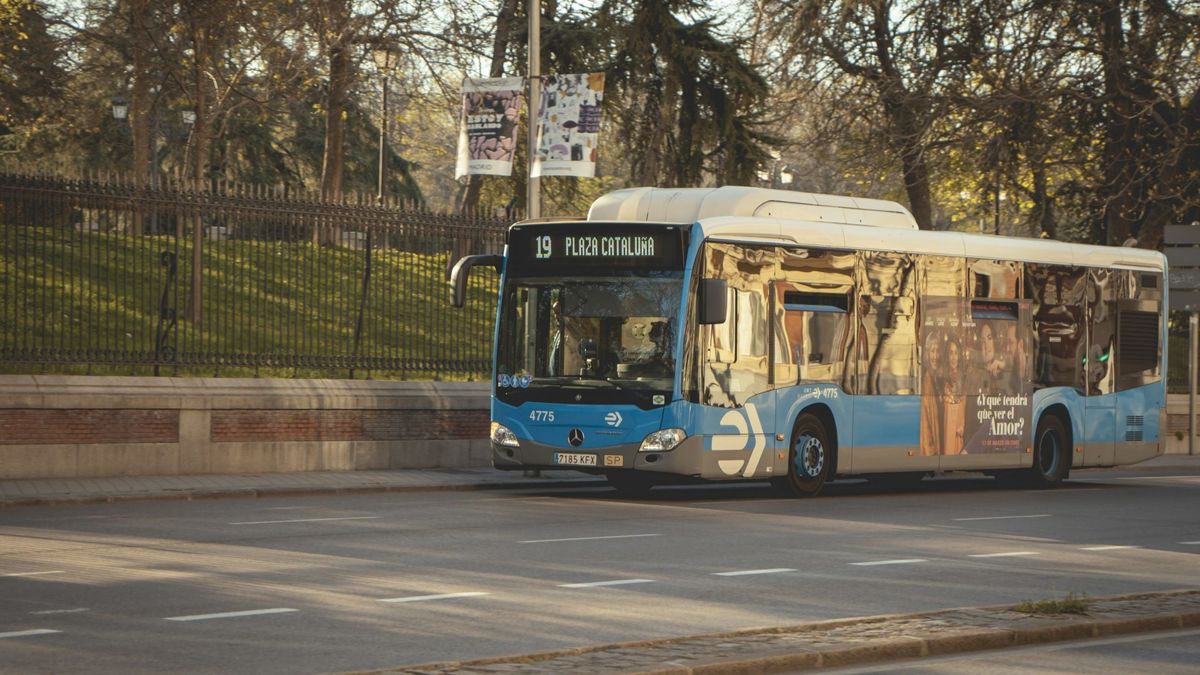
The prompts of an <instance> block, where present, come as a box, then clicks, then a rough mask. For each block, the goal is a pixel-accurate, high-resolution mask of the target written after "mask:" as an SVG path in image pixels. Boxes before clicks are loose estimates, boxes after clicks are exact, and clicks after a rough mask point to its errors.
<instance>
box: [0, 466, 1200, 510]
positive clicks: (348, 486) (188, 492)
mask: <svg viewBox="0 0 1200 675" xmlns="http://www.w3.org/2000/svg"><path fill="white" fill-rule="evenodd" d="M1187 469H1200V455H1198V456H1189V455H1163V456H1161V457H1157V458H1155V459H1152V460H1150V461H1148V462H1143V463H1141V464H1137V465H1135V466H1131V467H1121V468H1120V469H1117V470H1122V471H1171V470H1187ZM1103 471H1106V470H1105V469H1088V470H1081V471H1079V472H1077V473H1075V474H1074V475H1075V477H1083V476H1086V475H1088V474H1090V473H1093V472H1095V473H1096V474H1100V473H1102V472H1103ZM607 485H608V483H607V481H605V480H604V478H603V477H600V476H589V475H587V474H582V473H578V472H575V471H542V472H541V475H540V476H537V477H527V476H525V475H523V474H522V473H521V472H516V471H498V470H496V469H492V468H490V467H489V468H477V469H405V470H396V471H306V472H298V473H266V474H237V475H197V476H125V477H118V478H77V479H46V480H39V479H32V480H0V508H3V507H6V506H25V505H49V504H82V503H95V502H119V501H134V500H147V499H185V500H190V499H214V498H219V497H267V496H274V495H289V494H308V495H311V494H354V493H367V492H408V491H416V490H497V489H528V488H534V489H538V488H562V487H604V486H607Z"/></svg>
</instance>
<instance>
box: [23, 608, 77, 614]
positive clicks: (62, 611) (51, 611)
mask: <svg viewBox="0 0 1200 675" xmlns="http://www.w3.org/2000/svg"><path fill="white" fill-rule="evenodd" d="M90 611H92V610H90V609H88V608H87V607H75V608H74V609H43V610H41V611H37V612H30V614H78V613H80V612H90Z"/></svg>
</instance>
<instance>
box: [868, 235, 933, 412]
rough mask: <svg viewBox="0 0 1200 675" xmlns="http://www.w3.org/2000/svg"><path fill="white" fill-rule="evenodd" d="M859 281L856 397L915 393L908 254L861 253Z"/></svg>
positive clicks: (911, 276)
mask: <svg viewBox="0 0 1200 675" xmlns="http://www.w3.org/2000/svg"><path fill="white" fill-rule="evenodd" d="M859 261H860V264H859V276H858V289H859V297H858V310H859V313H858V345H857V348H856V351H857V354H858V359H857V360H858V387H857V393H859V394H881V395H887V394H916V393H917V391H918V384H917V382H918V376H917V334H916V329H917V322H916V290H917V284H916V277H917V274H916V265H915V263H914V260H913V256H912V255H910V254H907V253H890V252H863V253H862V254H860V257H859Z"/></svg>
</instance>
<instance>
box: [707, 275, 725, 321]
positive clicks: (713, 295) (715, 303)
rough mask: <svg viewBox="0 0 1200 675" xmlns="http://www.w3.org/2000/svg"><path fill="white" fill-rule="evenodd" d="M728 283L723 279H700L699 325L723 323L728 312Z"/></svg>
mask: <svg viewBox="0 0 1200 675" xmlns="http://www.w3.org/2000/svg"><path fill="white" fill-rule="evenodd" d="M728 305H729V283H728V282H727V281H725V280H724V279H701V280H700V323H701V325H706V324H715V323H725V317H726V315H727V314H728V313H729V306H728Z"/></svg>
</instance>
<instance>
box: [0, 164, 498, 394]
mask: <svg viewBox="0 0 1200 675" xmlns="http://www.w3.org/2000/svg"><path fill="white" fill-rule="evenodd" d="M507 224H508V222H507V220H506V219H503V218H498V217H491V216H448V215H439V214H434V213H430V212H427V211H423V210H419V209H413V208H401V207H382V206H368V205H347V204H332V203H328V202H322V201H320V200H318V199H314V198H311V197H302V196H292V195H288V194H287V193H286V192H285V191H283V190H272V191H261V190H260V191H257V192H248V191H246V190H240V189H236V188H229V187H222V188H219V189H214V190H211V191H207V192H194V191H189V190H185V189H181V188H178V187H172V186H166V187H160V188H156V189H154V190H148V189H145V188H135V187H134V186H133V185H131V184H129V183H126V182H123V181H119V180H67V179H62V178H47V177H30V176H12V175H0V372H10V373H11V372H58V373H74V372H85V373H93V374H98V373H114V374H150V373H153V374H163V375H206V376H213V375H227V376H275V377H351V378H353V377H374V378H396V379H473V378H480V377H485V376H486V374H487V372H488V371H489V369H490V365H489V364H490V358H491V357H490V341H491V335H492V323H493V320H494V314H495V297H496V283H497V280H496V276H495V274H494V273H492V272H491V271H490V270H479V269H476V270H474V273H473V275H472V285H471V288H470V291H469V294H468V304H467V306H466V307H465V308H463V309H461V310H452V309H451V308H450V307H449V305H448V303H447V298H448V291H447V284H446V277H447V271H448V269H449V266H450V265H452V264H453V262H454V261H455V260H456V259H457V258H458V257H460V256H462V255H466V254H469V253H487V252H499V251H500V250H501V248H502V247H503V241H504V230H505V227H506V226H507Z"/></svg>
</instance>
